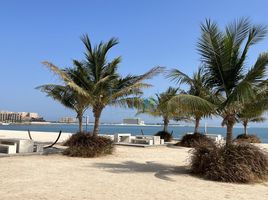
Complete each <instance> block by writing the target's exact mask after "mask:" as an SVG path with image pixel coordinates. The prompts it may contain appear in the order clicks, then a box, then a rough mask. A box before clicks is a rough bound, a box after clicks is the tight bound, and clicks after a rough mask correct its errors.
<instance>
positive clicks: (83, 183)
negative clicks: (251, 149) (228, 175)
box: [0, 132, 268, 200]
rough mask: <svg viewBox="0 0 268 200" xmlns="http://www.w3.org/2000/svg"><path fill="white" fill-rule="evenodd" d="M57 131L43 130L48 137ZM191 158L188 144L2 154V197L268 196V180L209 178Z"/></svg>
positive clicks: (258, 199)
mask: <svg viewBox="0 0 268 200" xmlns="http://www.w3.org/2000/svg"><path fill="white" fill-rule="evenodd" d="M40 134H42V133H40ZM0 135H1V137H2V135H4V134H3V133H2V132H1V133H0ZM12 135H16V136H18V137H19V136H20V135H17V134H12ZM26 136H27V134H26ZM52 136H53V135H50V134H44V133H43V134H42V137H43V138H42V140H45V138H46V139H47V140H48V139H50V138H51V137H52ZM35 137H36V138H38V137H37V135H35ZM66 137H67V135H66ZM39 139H41V138H39ZM53 139H54V138H53ZM53 139H52V140H53ZM262 147H265V148H267V147H268V145H267V144H265V145H262ZM188 161H189V149H188V148H170V147H153V148H137V147H123V146H116V151H115V153H114V154H113V155H110V156H105V157H100V158H93V159H89V158H71V157H66V156H62V155H48V156H41V155H39V156H16V157H5V158H0V177H1V179H0V180H1V184H0V197H1V198H0V199H1V200H15V199H16V200H17V199H20V200H24V199H25V200H26V199H27V200H37V199H42V200H46V199H61V200H69V199H79V200H80V199H107V200H108V199H109V200H110V199H133V200H134V199H169V200H171V199H185V200H188V199H189V200H190V199H191V200H194V199H195V200H196V199H200V200H203V199H204V200H205V199H206V200H207V199H234V200H237V199H245V200H246V199H255V200H261V199H263V200H264V199H267V198H268V182H266V183H259V184H250V185H246V184H229V183H219V182H213V181H208V180H204V179H201V178H198V177H195V176H192V175H190V174H189V171H188V169H187V164H188Z"/></svg>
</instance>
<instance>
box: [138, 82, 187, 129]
mask: <svg viewBox="0 0 268 200" xmlns="http://www.w3.org/2000/svg"><path fill="white" fill-rule="evenodd" d="M178 90H179V89H176V88H172V87H169V88H168V89H167V90H166V91H165V92H163V93H160V94H156V98H153V97H151V98H149V99H146V100H144V101H143V104H142V106H140V107H138V114H140V113H146V114H149V115H152V116H154V117H162V118H163V123H164V127H163V131H164V132H167V131H168V124H169V121H170V120H171V119H173V118H176V117H178V116H181V115H182V112H181V111H180V110H179V109H177V108H176V107H175V108H174V106H171V105H170V100H171V99H172V98H173V97H175V96H177V95H178Z"/></svg>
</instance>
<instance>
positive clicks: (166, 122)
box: [163, 117, 169, 132]
mask: <svg viewBox="0 0 268 200" xmlns="http://www.w3.org/2000/svg"><path fill="white" fill-rule="evenodd" d="M163 121H164V129H163V131H164V132H167V131H168V130H167V128H168V123H169V120H168V118H166V117H164V119H163Z"/></svg>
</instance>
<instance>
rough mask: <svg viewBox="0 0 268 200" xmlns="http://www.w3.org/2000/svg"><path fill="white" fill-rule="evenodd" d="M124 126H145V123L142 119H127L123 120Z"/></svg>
mask: <svg viewBox="0 0 268 200" xmlns="http://www.w3.org/2000/svg"><path fill="white" fill-rule="evenodd" d="M123 124H130V125H144V121H142V120H141V119H140V118H127V119H123Z"/></svg>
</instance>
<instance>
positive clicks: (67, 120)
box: [60, 117, 76, 123]
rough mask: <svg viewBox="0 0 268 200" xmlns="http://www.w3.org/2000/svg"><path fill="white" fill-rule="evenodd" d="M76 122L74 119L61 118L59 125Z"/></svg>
mask: <svg viewBox="0 0 268 200" xmlns="http://www.w3.org/2000/svg"><path fill="white" fill-rule="evenodd" d="M75 122H76V118H74V117H62V118H61V119H60V123H75Z"/></svg>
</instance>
